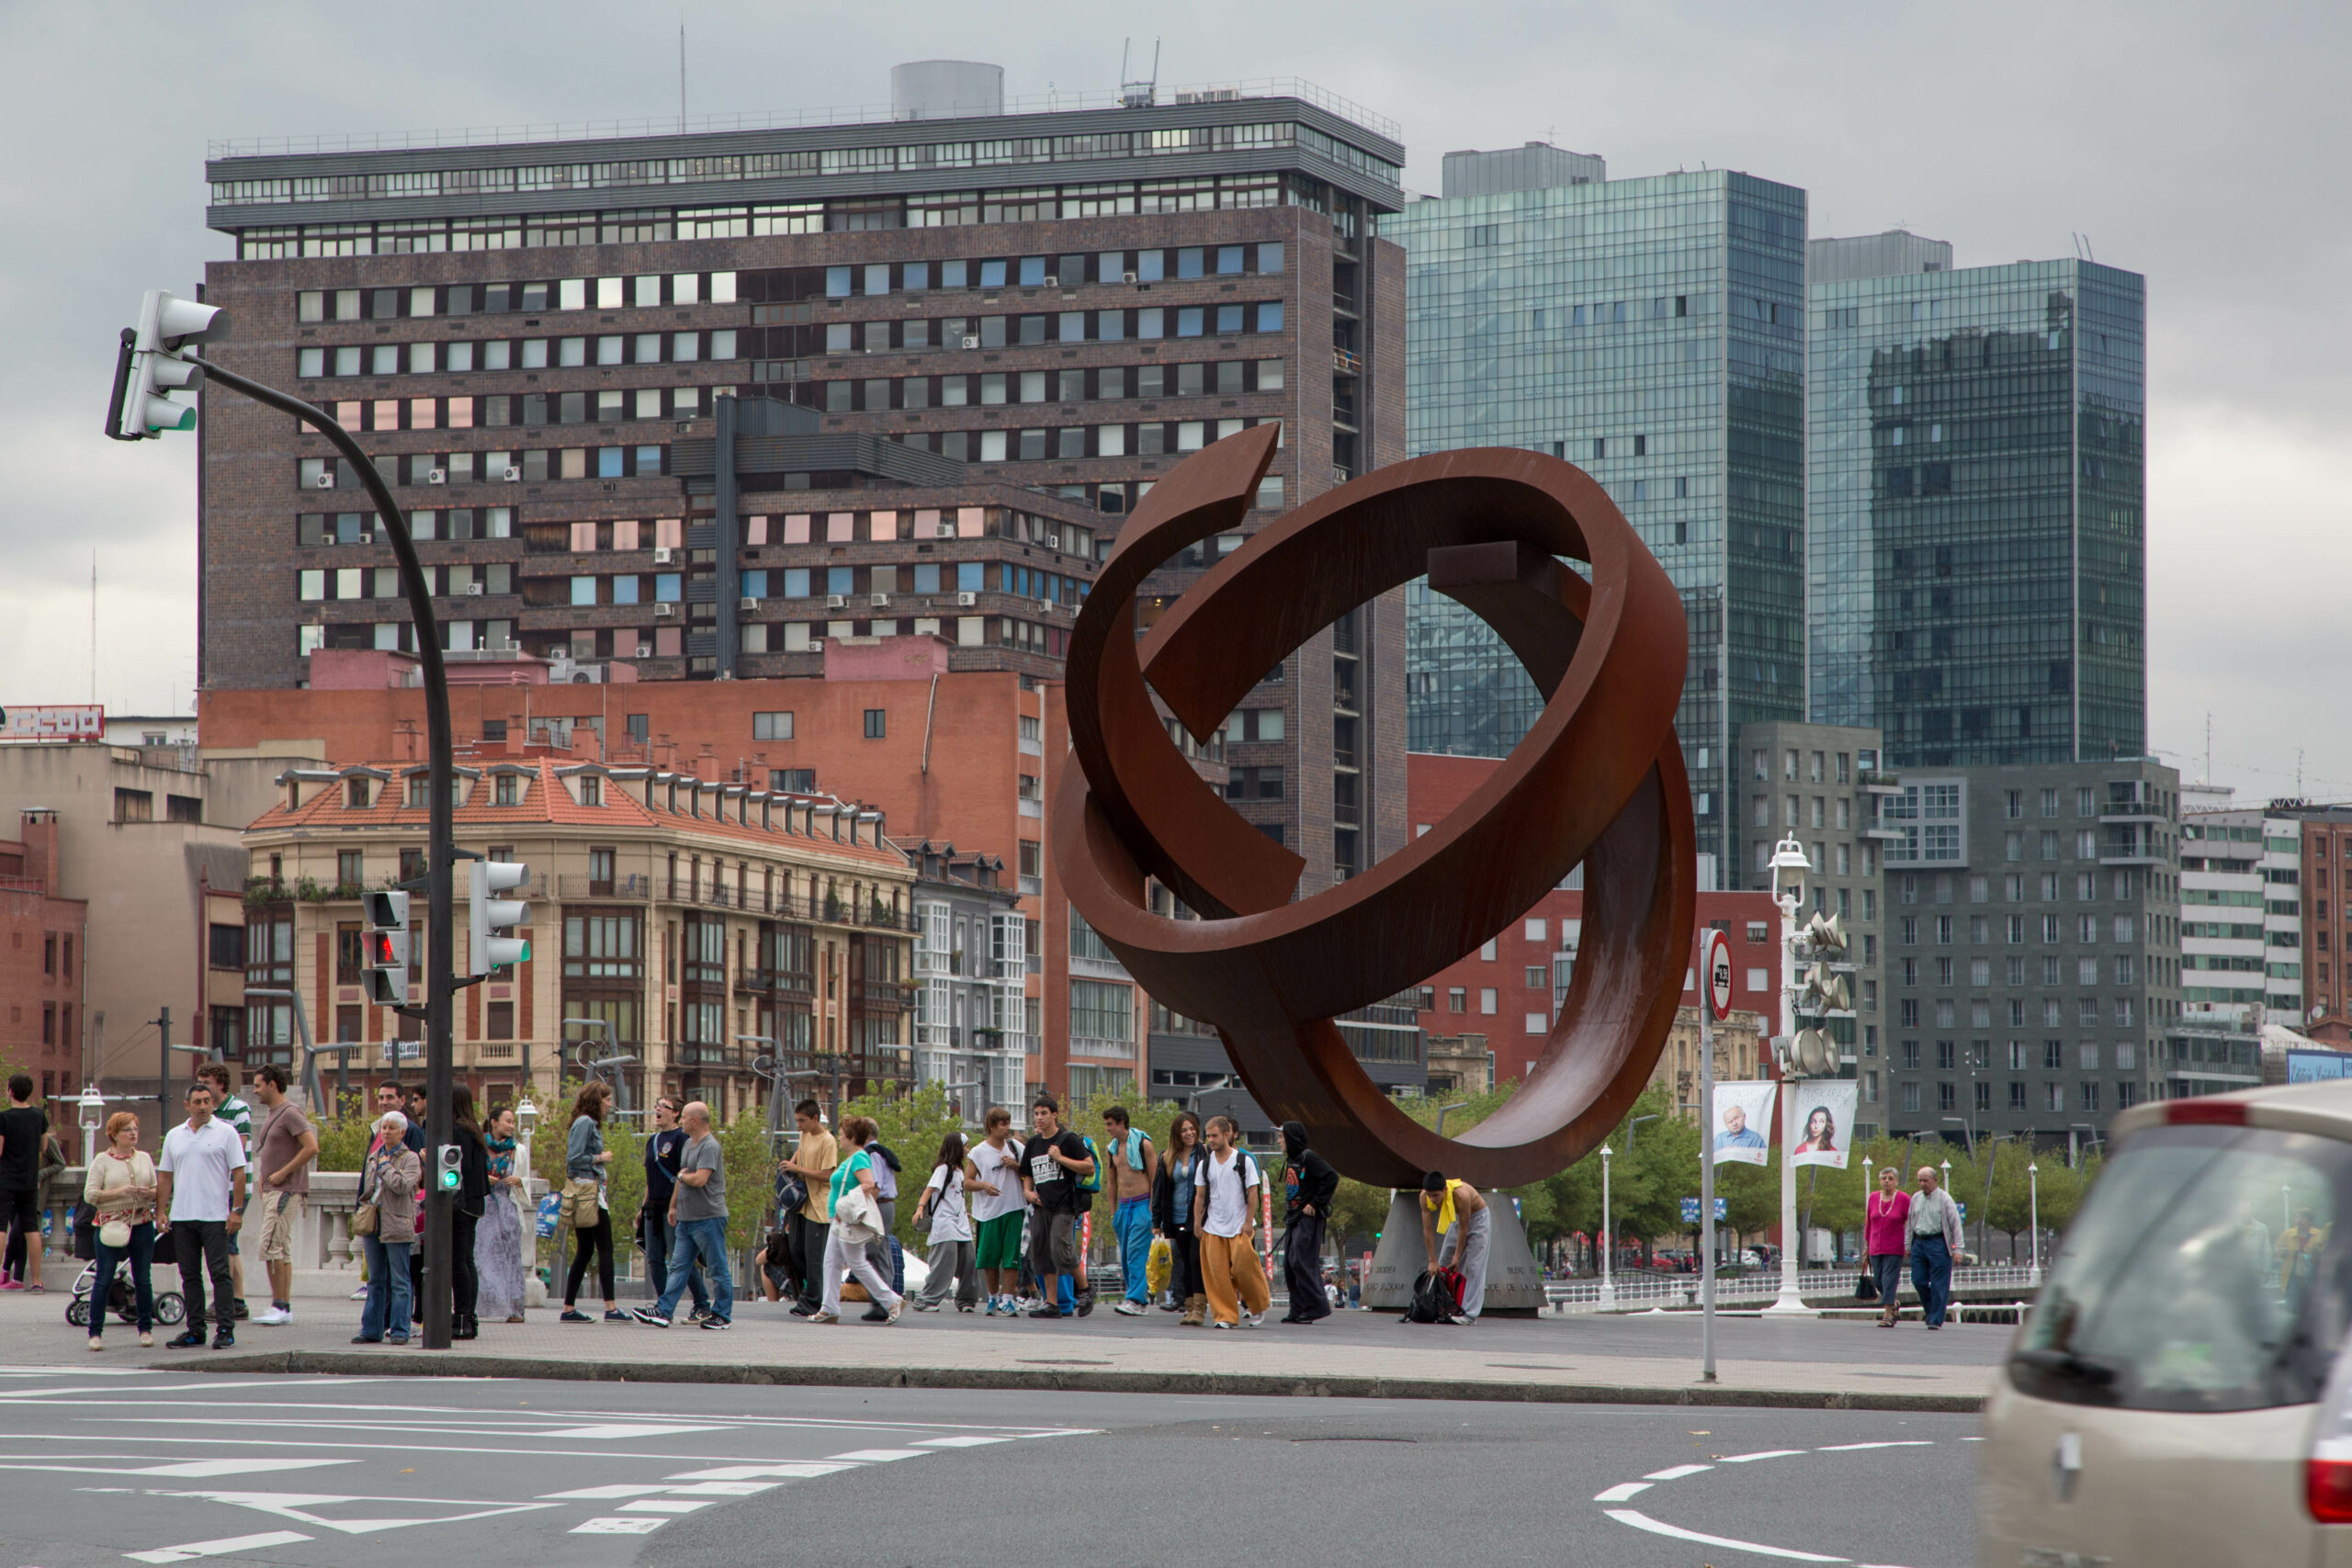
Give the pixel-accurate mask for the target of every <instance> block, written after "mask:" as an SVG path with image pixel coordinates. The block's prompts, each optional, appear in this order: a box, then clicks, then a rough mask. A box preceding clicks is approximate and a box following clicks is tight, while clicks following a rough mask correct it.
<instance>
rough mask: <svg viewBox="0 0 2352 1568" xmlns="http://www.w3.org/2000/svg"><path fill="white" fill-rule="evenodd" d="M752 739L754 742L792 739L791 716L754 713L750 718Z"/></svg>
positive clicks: (787, 714) (786, 714)
mask: <svg viewBox="0 0 2352 1568" xmlns="http://www.w3.org/2000/svg"><path fill="white" fill-rule="evenodd" d="M752 739H754V740H789V739H792V715H791V714H789V713H755V714H753V715H752Z"/></svg>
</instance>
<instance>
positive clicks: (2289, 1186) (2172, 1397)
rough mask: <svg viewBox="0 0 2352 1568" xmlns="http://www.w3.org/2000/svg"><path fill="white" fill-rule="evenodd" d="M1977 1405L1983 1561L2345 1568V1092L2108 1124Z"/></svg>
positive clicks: (2349, 1142) (2347, 1088) (2226, 1099)
mask: <svg viewBox="0 0 2352 1568" xmlns="http://www.w3.org/2000/svg"><path fill="white" fill-rule="evenodd" d="M2112 1133H2113V1135H2114V1137H2115V1138H2116V1140H2117V1143H2118V1145H2119V1146H2118V1148H2117V1152H2116V1155H2115V1156H2114V1158H2112V1159H2111V1160H2110V1161H2109V1163H2108V1166H2107V1168H2106V1171H2105V1173H2104V1174H2103V1175H2102V1176H2101V1177H2100V1178H2099V1179H2098V1183H2097V1185H2096V1186H2095V1187H2094V1188H2093V1190H2091V1192H2090V1193H2089V1194H2088V1195H2087V1197H2086V1200H2085V1201H2084V1203H2083V1206H2082V1209H2081V1211H2080V1213H2078V1214H2077V1215H2076V1216H2075V1221H2074V1224H2073V1225H2072V1226H2071V1227H2070V1228H2069V1229H2068V1231H2067V1234H2066V1239H2065V1244H2064V1247H2062V1248H2061V1250H2060V1252H2059V1254H2058V1258H2057V1260H2056V1262H2055V1263H2054V1264H2053V1265H2052V1269H2051V1270H2050V1275H2049V1282H2048V1283H2047V1284H2046V1285H2045V1286H2044V1288H2043V1292H2042V1295H2041V1302H2040V1303H2039V1304H2038V1305H2037V1306H2036V1307H2035V1309H2034V1311H2033V1313H2032V1314H2031V1315H2030V1317H2029V1318H2028V1320H2027V1322H2026V1324H2025V1325H2024V1326H2023V1327H2022V1328H2021V1329H2020V1330H2019V1331H2018V1338H2017V1342H2016V1344H2015V1346H2014V1347H2013V1348H2012V1349H2011V1351H2010V1354H2009V1360H2008V1364H2007V1367H2006V1368H2005V1369H2004V1373H2003V1376H2002V1377H2001V1378H2000V1380H1999V1382H1998V1386H1997V1387H1996V1390H1995V1392H1994V1393H1993V1396H1992V1398H1991V1400H1990V1401H1989V1402H1988V1403H1987V1404H1986V1406H1985V1425H1984V1434H1985V1447H1984V1450H1983V1451H1982V1455H1981V1458H1982V1461H1983V1464H1982V1482H1981V1485H1980V1488H1979V1491H1978V1495H1977V1540H1978V1543H1979V1544H1978V1562H1980V1563H1982V1564H1984V1565H1985V1568H1996V1565H1997V1568H2077V1565H2079V1568H2093V1565H2095V1564H2103V1563H2111V1564H2115V1565H2117V1568H2122V1565H2125V1564H2132V1565H2138V1564H2148V1563H2181V1564H2190V1563H2194V1564H2197V1565H2199V1568H2206V1565H2209V1564H2221V1563H2232V1564H2234V1563H2264V1564H2286V1563H2294V1564H2312V1565H2314V1568H2317V1565H2324V1564H2352V1528H2346V1527H2352V1356H2344V1357H2339V1356H2338V1355H2337V1353H2336V1352H2337V1348H2338V1347H2339V1346H2340V1345H2341V1344H2343V1342H2344V1340H2345V1336H2346V1326H2347V1320H2352V1231H2347V1232H2346V1235H2345V1236H2344V1237H2342V1238H2338V1237H2336V1236H2335V1224H2336V1220H2337V1218H2338V1216H2339V1215H2341V1214H2344V1213H2347V1212H2352V1083H2330V1084H2312V1085H2302V1086H2297V1087H2293V1088H2288V1089H2254V1090H2249V1091H2247V1092H2245V1093H2241V1094H2231V1095H2218V1096H2213V1097H2211V1098H2206V1099H2198V1100H2164V1101H2158V1102H2155V1103H2153V1104H2148V1105H2143V1106H2138V1107H2135V1108H2134V1109H2132V1110H2131V1111H2125V1112H2124V1113H2122V1114H2121V1115H2120V1116H2118V1117H2117V1118H2116V1119H2115V1123H2114V1126H2113V1128H2112Z"/></svg>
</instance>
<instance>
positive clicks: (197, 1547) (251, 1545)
mask: <svg viewBox="0 0 2352 1568" xmlns="http://www.w3.org/2000/svg"><path fill="white" fill-rule="evenodd" d="M310 1539H311V1538H310V1537H309V1536H307V1535H298V1534H296V1533H295V1532H294V1531H292V1530H271V1531H270V1532H269V1533H268V1534H266V1535H237V1536H231V1537H229V1538H228V1539H227V1540H192V1541H189V1542H188V1543H187V1545H186V1546H159V1547H157V1548H155V1550H154V1551H126V1552H124V1553H123V1555H124V1556H125V1557H128V1558H130V1560H131V1561H132V1562H187V1560H188V1559H190V1558H192V1557H226V1556H228V1555H229V1554H230V1553H231V1552H239V1553H243V1552H247V1551H261V1550H263V1549H264V1548H266V1547H272V1546H292V1545H293V1544H294V1543H295V1542H296V1541H298V1540H310Z"/></svg>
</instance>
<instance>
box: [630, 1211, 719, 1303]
mask: <svg viewBox="0 0 2352 1568" xmlns="http://www.w3.org/2000/svg"><path fill="white" fill-rule="evenodd" d="M665 1201H666V1200H665ZM643 1239H644V1242H645V1256H646V1257H647V1258H651V1259H655V1260H658V1261H659V1262H660V1263H661V1265H662V1285H663V1286H664V1287H665V1288H666V1287H667V1286H668V1285H669V1283H670V1257H671V1255H672V1254H673V1253H674V1252H675V1251H676V1250H677V1243H678V1235H677V1231H676V1228H675V1227H674V1226H673V1225H672V1224H670V1220H669V1216H668V1214H667V1213H657V1212H656V1211H654V1210H652V1209H648V1210H646V1212H645V1235H644V1238H643ZM686 1289H687V1290H688V1291H689V1292H692V1293H693V1295H694V1299H695V1309H696V1310H697V1311H701V1312H708V1311H709V1310H710V1292H708V1291H707V1290H706V1289H704V1288H703V1282H702V1271H701V1270H700V1269H695V1271H693V1272H692V1273H690V1274H688V1275H687V1276H686ZM654 1293H655V1294H656V1295H657V1296H658V1295H659V1294H660V1293H661V1292H659V1291H657V1292H654ZM669 1315H670V1314H667V1313H663V1314H662V1316H664V1317H667V1316H669Z"/></svg>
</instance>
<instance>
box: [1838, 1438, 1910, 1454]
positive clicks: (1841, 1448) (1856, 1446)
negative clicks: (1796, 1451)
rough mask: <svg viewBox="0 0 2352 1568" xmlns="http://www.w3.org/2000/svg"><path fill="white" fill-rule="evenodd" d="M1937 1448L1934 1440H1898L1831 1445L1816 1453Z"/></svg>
mask: <svg viewBox="0 0 2352 1568" xmlns="http://www.w3.org/2000/svg"><path fill="white" fill-rule="evenodd" d="M1935 1446H1936V1444H1935V1439H1934V1438H1896V1439H1895V1440H1894V1441H1893V1442H1889V1443H1831V1444H1829V1445H1828V1446H1827V1447H1826V1448H1822V1449H1819V1450H1815V1451H1816V1452H1820V1453H1825V1454H1850V1453H1857V1452H1860V1450H1863V1449H1932V1448H1934V1447H1935Z"/></svg>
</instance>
